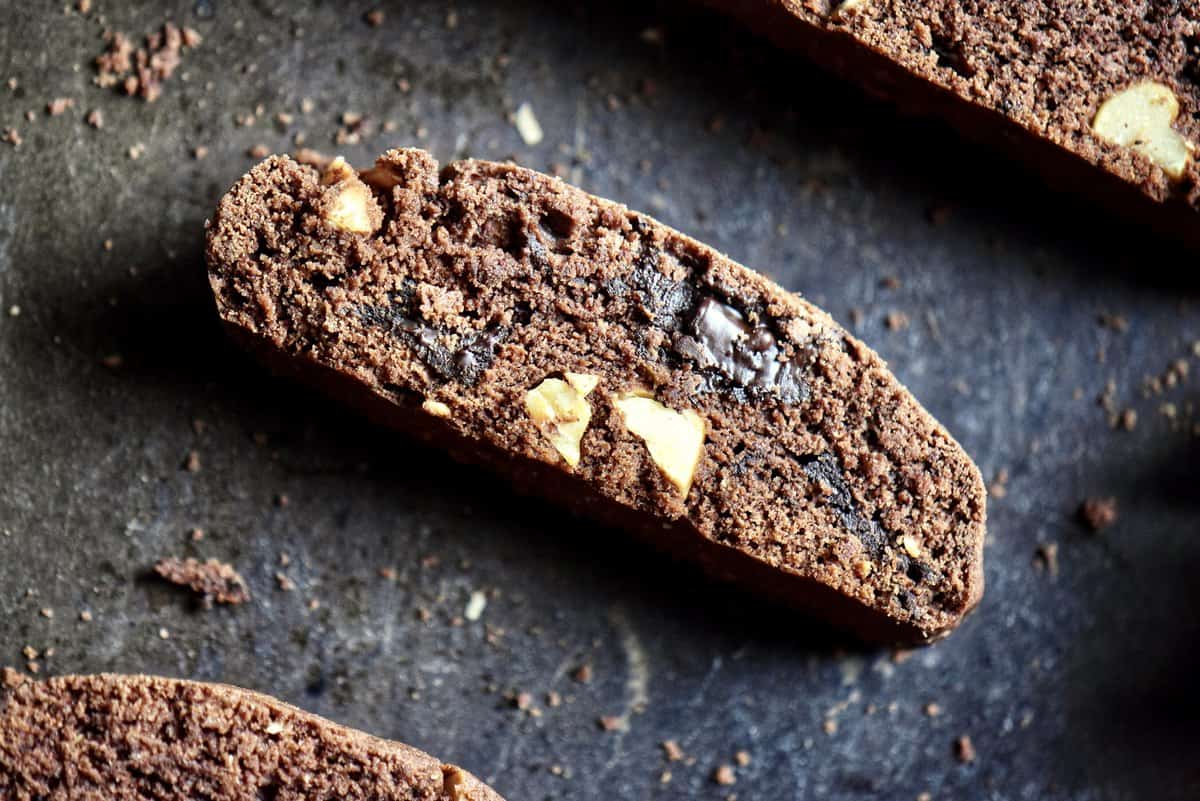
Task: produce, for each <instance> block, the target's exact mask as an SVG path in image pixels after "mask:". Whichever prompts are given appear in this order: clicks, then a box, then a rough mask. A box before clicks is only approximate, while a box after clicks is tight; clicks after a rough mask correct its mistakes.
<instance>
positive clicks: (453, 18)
mask: <svg viewBox="0 0 1200 801" xmlns="http://www.w3.org/2000/svg"><path fill="white" fill-rule="evenodd" d="M457 27H458V12H457V11H453V10H451V11H447V12H446V29H447V30H451V31H452V30H454V29H455V28H457Z"/></svg>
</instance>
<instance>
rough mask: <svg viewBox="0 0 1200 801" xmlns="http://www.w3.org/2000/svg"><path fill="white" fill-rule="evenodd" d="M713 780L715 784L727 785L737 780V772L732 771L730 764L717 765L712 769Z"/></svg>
mask: <svg viewBox="0 0 1200 801" xmlns="http://www.w3.org/2000/svg"><path fill="white" fill-rule="evenodd" d="M712 778H713V781H714V782H716V783H717V784H719V785H721V786H723V787H728V786H729V785H731V784H733V783H735V782H736V781H737V774H735V773H734V772H733V767H732V766H730V765H718V766H717V769H716V770H714V771H713V777H712Z"/></svg>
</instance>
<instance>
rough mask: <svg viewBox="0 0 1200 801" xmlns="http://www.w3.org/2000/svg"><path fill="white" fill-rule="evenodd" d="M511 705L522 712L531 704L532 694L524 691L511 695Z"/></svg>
mask: <svg viewBox="0 0 1200 801" xmlns="http://www.w3.org/2000/svg"><path fill="white" fill-rule="evenodd" d="M513 706H515V707H516V708H517V709H520V710H521V711H522V712H524V711H525V710H527V709H529V708H530V707H532V706H533V696H532V695H530V694H529V693H525V692H520V693H517V694H516V695H514V696H513Z"/></svg>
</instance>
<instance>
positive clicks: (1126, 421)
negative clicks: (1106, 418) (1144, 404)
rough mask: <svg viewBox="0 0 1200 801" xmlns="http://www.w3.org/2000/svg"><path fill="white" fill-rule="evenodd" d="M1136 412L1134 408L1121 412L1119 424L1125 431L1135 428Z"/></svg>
mask: <svg viewBox="0 0 1200 801" xmlns="http://www.w3.org/2000/svg"><path fill="white" fill-rule="evenodd" d="M1137 422H1138V414H1137V410H1136V409H1126V410H1125V411H1123V412H1121V418H1120V425H1121V428H1123V429H1125V430H1126V431H1132V430H1133V429H1135V428H1137Z"/></svg>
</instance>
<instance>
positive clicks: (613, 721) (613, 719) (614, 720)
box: [596, 715, 625, 731]
mask: <svg viewBox="0 0 1200 801" xmlns="http://www.w3.org/2000/svg"><path fill="white" fill-rule="evenodd" d="M596 722H597V723H599V724H600V728H602V729H604V730H605V731H619V730H621V729H624V728H625V720H624V718H622V717H621V716H620V715H604V716H603V717H601V718H600V719H599V720H597V721H596Z"/></svg>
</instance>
